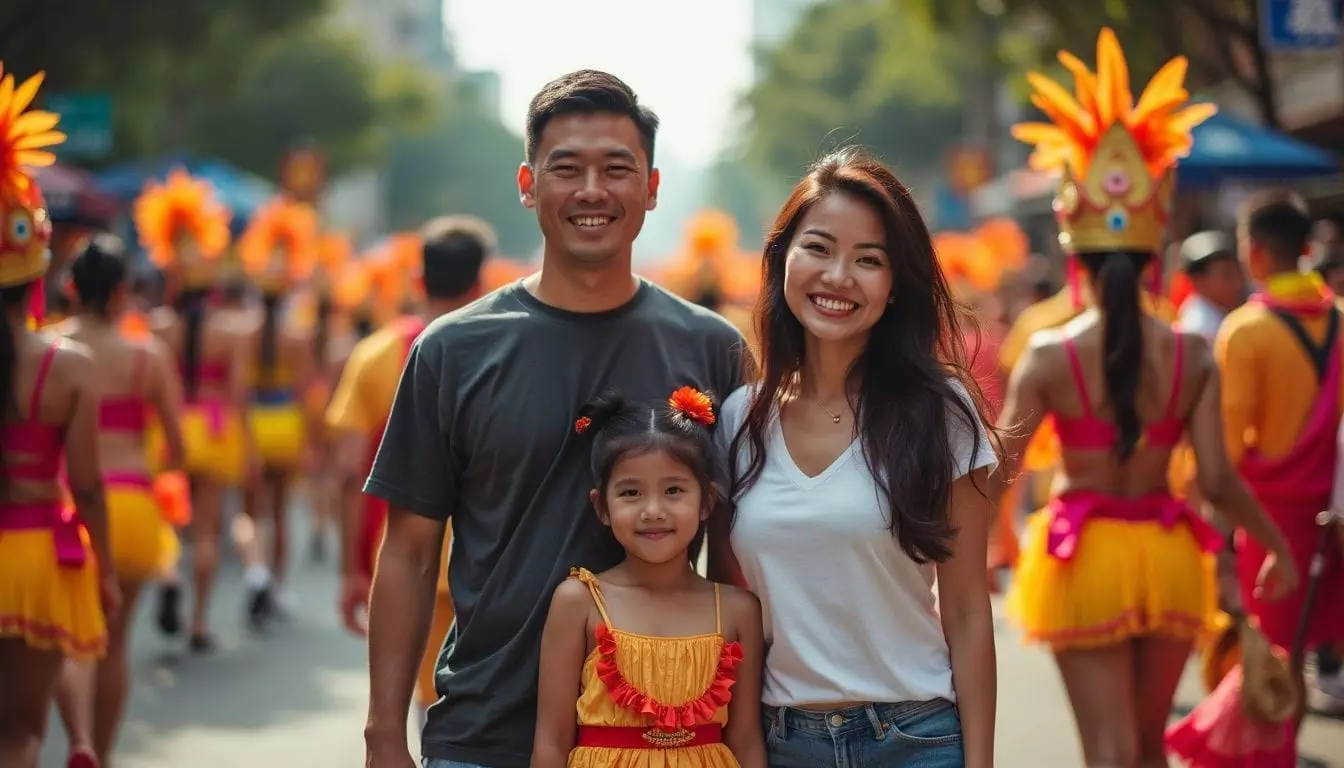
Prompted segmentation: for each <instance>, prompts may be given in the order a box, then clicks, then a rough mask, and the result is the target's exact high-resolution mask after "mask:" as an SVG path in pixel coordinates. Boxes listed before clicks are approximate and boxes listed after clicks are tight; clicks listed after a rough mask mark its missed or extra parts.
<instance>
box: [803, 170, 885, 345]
mask: <svg viewBox="0 0 1344 768" xmlns="http://www.w3.org/2000/svg"><path fill="white" fill-rule="evenodd" d="M886 243H887V236H886V231H885V229H884V228H883V226H882V219H881V217H880V216H879V215H878V213H877V211H874V210H873V208H872V206H870V205H868V204H866V203H864V202H863V201H861V200H856V199H855V198H853V197H851V196H849V195H845V194H838V193H837V194H831V195H827V196H826V197H825V198H823V199H822V200H820V201H818V202H817V203H816V204H815V205H813V206H812V208H811V209H810V210H808V212H807V213H806V214H804V215H803V218H802V221H800V222H799V223H798V229H797V232H796V234H794V236H793V242H791V243H789V253H788V256H787V257H786V259H785V262H784V301H785V303H786V304H788V305H789V310H790V311H792V312H793V316H794V317H796V318H798V322H800V323H802V324H803V327H804V328H805V329H807V332H808V334H809V335H810V336H813V337H815V338H817V339H821V340H824V341H841V340H847V339H852V338H854V337H859V336H866V335H867V333H868V331H869V330H871V329H872V327H873V326H874V325H875V324H876V323H877V321H878V319H879V318H881V317H882V313H883V312H884V311H886V308H887V301H888V299H889V298H890V297H891V281H892V274H891V254H888V253H887V245H886Z"/></svg>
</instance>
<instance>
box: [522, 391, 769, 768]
mask: <svg viewBox="0 0 1344 768" xmlns="http://www.w3.org/2000/svg"><path fill="white" fill-rule="evenodd" d="M715 410H716V409H715V407H714V403H713V401H712V400H711V399H710V397H709V396H708V395H705V394H704V393H701V392H699V391H697V390H695V389H693V388H691V387H682V388H680V389H678V390H676V391H675V392H673V393H671V397H669V398H668V399H667V400H666V401H665V402H664V403H662V404H659V405H657V406H654V407H650V406H648V405H639V404H636V403H632V402H629V401H627V400H625V399H624V398H623V397H621V396H620V395H619V394H616V393H608V394H605V395H601V396H599V397H597V398H596V399H594V400H593V401H592V402H590V403H588V404H587V405H585V406H583V407H582V408H581V409H579V410H578V412H577V413H576V414H575V421H574V422H573V424H565V425H558V427H559V428H561V429H563V428H566V427H567V428H569V429H571V430H573V431H574V432H576V433H577V434H578V435H579V436H580V437H582V438H584V439H586V440H587V441H588V442H589V445H588V446H586V447H588V449H589V452H590V455H591V465H592V473H593V484H594V487H593V490H592V491H591V492H590V494H589V500H590V502H591V503H592V505H593V508H594V510H595V511H596V513H597V517H598V519H599V520H601V521H602V523H603V525H606V526H607V527H608V528H610V529H611V532H612V534H613V535H614V536H615V537H616V541H618V542H620V545H621V547H622V548H623V549H624V550H625V558H624V559H623V561H622V562H620V563H619V564H617V565H616V566H615V567H613V568H610V569H608V570H606V571H603V572H602V573H599V574H596V575H595V574H593V573H591V572H589V571H588V570H587V569H584V568H575V569H574V570H573V571H571V573H570V577H571V578H570V579H568V580H566V581H564V582H561V584H560V586H559V587H557V588H556V590H555V595H554V597H553V598H552V599H551V606H550V612H549V613H548V614H547V616H546V629H545V630H544V632H543V634H542V640H541V675H540V680H541V683H540V687H539V689H538V694H537V737H536V742H535V746H534V747H533V752H532V765H533V766H535V768H564V766H571V768H616V766H628V765H650V764H656V765H660V766H666V768H739V766H746V767H747V768H765V765H766V755H765V739H764V735H763V734H762V732H761V704H760V694H761V668H762V661H763V659H764V656H765V647H764V646H765V641H764V639H763V637H762V625H761V605H760V603H759V602H758V601H757V600H756V598H755V597H754V596H752V594H751V593H749V592H747V591H746V590H745V589H740V588H738V587H733V586H729V585H720V584H715V583H713V582H711V581H709V580H707V579H705V578H704V577H702V576H700V575H699V574H697V573H696V572H695V569H694V566H693V564H692V561H693V560H694V557H692V556H691V555H690V553H689V552H690V549H691V546H692V544H694V543H695V542H696V540H697V539H698V538H699V533H700V530H701V528H702V527H703V524H704V521H705V520H707V519H708V518H709V516H710V513H711V511H713V510H714V507H715V506H716V502H717V491H716V489H715V488H714V485H713V478H714V477H715V475H716V474H718V471H717V467H716V466H715V465H716V457H717V454H718V451H717V450H715V447H714V443H713V438H712V436H711V435H712V434H713V432H712V430H713V429H714V427H715V422H716V421H717V419H716V414H715ZM721 509H722V510H723V511H724V513H725V514H726V513H727V507H721ZM651 534H656V535H651ZM604 587H610V589H609V590H606V589H604ZM711 606H712V611H713V614H712V616H711V613H710V611H711ZM618 660H619V665H618V663H617V662H618ZM576 702H577V704H576ZM576 709H577V725H576V723H575V713H576ZM650 750H656V752H657V754H658V757H657V758H656V761H654V760H652V759H651V758H650V757H649V756H648V755H649V751H650Z"/></svg>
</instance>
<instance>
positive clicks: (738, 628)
mask: <svg viewBox="0 0 1344 768" xmlns="http://www.w3.org/2000/svg"><path fill="white" fill-rule="evenodd" d="M723 597H724V601H723V604H724V607H726V608H727V609H728V615H729V617H730V618H729V621H730V622H731V623H732V624H731V626H732V628H733V631H734V633H735V634H734V636H735V637H736V639H737V642H738V644H740V645H741V646H742V663H741V664H739V665H738V667H737V682H735V683H734V684H733V688H732V691H733V698H732V700H731V701H730V702H728V727H727V728H725V729H724V732H723V742H724V744H727V745H728V749H730V750H732V753H733V757H736V758H737V762H738V764H739V765H740V766H741V767H742V768H766V761H765V734H764V733H762V732H761V676H762V675H763V674H764V671H765V639H764V635H765V630H764V628H763V627H762V625H761V603H760V601H759V600H757V599H756V596H755V595H753V594H751V593H750V592H747V591H746V590H742V589H733V588H732V587H727V588H725V589H723Z"/></svg>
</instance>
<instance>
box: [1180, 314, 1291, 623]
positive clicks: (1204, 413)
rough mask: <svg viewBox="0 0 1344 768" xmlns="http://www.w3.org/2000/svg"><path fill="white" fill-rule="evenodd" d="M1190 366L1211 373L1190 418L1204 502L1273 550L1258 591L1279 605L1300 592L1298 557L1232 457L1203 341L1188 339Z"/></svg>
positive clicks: (1215, 369) (1216, 384)
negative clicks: (1294, 554) (1244, 479)
mask: <svg viewBox="0 0 1344 768" xmlns="http://www.w3.org/2000/svg"><path fill="white" fill-rule="evenodd" d="M1186 344H1187V346H1188V348H1189V349H1188V354H1190V356H1191V363H1192V364H1196V365H1200V366H1202V367H1204V368H1205V369H1207V371H1208V375H1207V376H1206V377H1205V379H1204V385H1203V387H1201V389H1200V393H1199V399H1198V400H1197V401H1196V402H1195V410H1194V412H1193V413H1192V414H1191V416H1190V443H1191V445H1192V446H1193V447H1194V449H1195V479H1196V480H1197V482H1198V483H1199V490H1200V493H1201V494H1203V496H1204V500H1205V501H1207V502H1208V503H1209V504H1211V505H1213V508H1214V509H1215V510H1217V511H1218V513H1219V514H1221V515H1224V516H1225V517H1226V518H1227V519H1228V520H1229V521H1230V522H1231V523H1232V524H1233V525H1235V526H1237V527H1240V528H1245V529H1246V532H1247V533H1249V534H1250V535H1251V537H1252V538H1254V539H1255V540H1256V541H1258V542H1260V543H1261V544H1262V545H1264V547H1265V549H1267V550H1269V552H1270V555H1271V556H1270V557H1269V558H1268V559H1266V561H1265V567H1264V569H1263V570H1262V571H1261V573H1260V576H1261V578H1260V583H1259V584H1257V589H1260V588H1264V589H1266V590H1268V592H1267V594H1266V595H1265V597H1266V598H1267V599H1269V600H1277V599H1278V598H1280V597H1283V596H1284V595H1287V594H1289V593H1290V592H1292V591H1293V590H1295V589H1297V582H1298V577H1297V566H1296V563H1294V562H1293V551H1292V549H1291V548H1290V547H1289V546H1288V541H1287V539H1285V538H1284V537H1283V532H1282V531H1280V530H1279V527H1278V526H1277V525H1275V524H1274V521H1273V520H1271V519H1270V518H1269V515H1267V514H1265V510H1264V508H1263V507H1261V506H1260V503H1259V502H1258V501H1256V499H1255V497H1254V496H1253V495H1251V492H1250V491H1249V490H1248V489H1247V488H1246V484H1245V483H1243V482H1242V480H1241V476H1240V475H1238V474H1237V471H1236V469H1235V468H1234V467H1233V466H1232V461H1231V459H1230V458H1228V455H1227V443H1226V439H1227V438H1226V435H1225V429H1224V425H1223V406H1222V382H1221V381H1220V380H1219V375H1218V367H1217V366H1216V365H1214V363H1213V359H1212V356H1211V355H1210V353H1209V350H1208V346H1207V345H1206V344H1205V342H1204V341H1203V340H1202V339H1198V338H1195V337H1190V336H1187V342H1186Z"/></svg>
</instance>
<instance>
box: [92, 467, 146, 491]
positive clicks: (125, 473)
mask: <svg viewBox="0 0 1344 768" xmlns="http://www.w3.org/2000/svg"><path fill="white" fill-rule="evenodd" d="M103 483H105V484H106V485H107V487H108V488H136V489H140V490H145V491H148V490H152V489H153V488H154V481H153V480H150V478H149V473H147V472H145V471H144V470H141V469H113V470H108V471H107V472H104V473H103Z"/></svg>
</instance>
